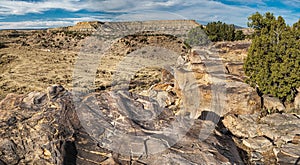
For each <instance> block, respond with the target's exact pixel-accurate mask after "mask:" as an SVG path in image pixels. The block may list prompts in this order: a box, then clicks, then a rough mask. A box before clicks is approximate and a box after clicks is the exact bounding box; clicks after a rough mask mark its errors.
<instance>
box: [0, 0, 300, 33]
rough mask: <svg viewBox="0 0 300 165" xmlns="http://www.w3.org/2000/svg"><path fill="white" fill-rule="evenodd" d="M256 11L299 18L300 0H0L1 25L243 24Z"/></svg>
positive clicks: (294, 18)
mask: <svg viewBox="0 0 300 165" xmlns="http://www.w3.org/2000/svg"><path fill="white" fill-rule="evenodd" d="M256 11H258V12H260V13H265V12H266V11H270V12H272V13H274V14H275V15H276V16H278V15H281V16H283V17H284V18H285V20H286V22H287V23H288V24H293V23H295V22H296V21H298V20H299V19H300V0H286V1H284V0H277V1H272V0H246V1H244V0H151V1H150V0H0V29H20V28H21V29H23V28H48V27H60V26H69V25H74V24H75V23H76V22H80V21H93V20H99V21H131V20H139V21H142V20H157V19H193V20H196V21H197V22H199V23H202V24H206V23H207V22H211V21H222V22H226V23H232V24H236V25H238V26H243V27H246V25H247V17H248V16H249V15H251V14H253V13H255V12H256Z"/></svg>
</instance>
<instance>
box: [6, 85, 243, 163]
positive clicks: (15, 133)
mask: <svg viewBox="0 0 300 165" xmlns="http://www.w3.org/2000/svg"><path fill="white" fill-rule="evenodd" d="M45 95H47V96H48V97H44V96H45ZM78 99H80V98H78ZM34 100H39V101H34ZM74 103H75V102H73V99H72V94H70V93H69V92H68V91H67V90H65V89H64V88H63V87H62V86H53V87H50V88H48V90H47V93H46V94H43V93H30V94H28V95H8V97H7V98H6V99H5V101H2V102H1V105H0V107H1V108H0V135H1V136H0V137H1V140H0V144H1V145H0V162H3V163H4V164H86V165H89V164H158V163H160V164H161V163H162V164H168V163H169V164H174V163H175V164H176V163H178V164H243V161H242V159H241V158H240V156H239V154H238V149H237V148H236V147H235V146H234V145H233V144H234V142H233V141H232V140H231V138H230V137H229V136H227V135H223V134H221V133H220V132H218V131H217V130H215V123H213V122H212V121H204V120H200V119H196V120H195V121H194V123H193V125H190V126H191V128H190V129H187V132H186V133H185V137H184V138H181V139H178V141H177V142H175V143H173V140H172V139H173V137H174V136H171V135H175V134H177V133H176V131H175V132H174V131H173V132H172V131H171V130H172V129H171V128H172V127H175V125H173V126H172V121H173V120H174V119H175V118H177V116H176V115H175V114H174V113H172V112H171V111H169V110H168V109H166V108H164V109H162V110H163V111H160V110H159V108H158V107H157V106H159V104H158V103H157V102H156V101H155V100H150V99H149V98H148V97H146V96H140V95H136V94H131V93H128V92H121V91H119V92H113V91H112V92H100V93H92V94H89V95H87V96H86V97H85V98H84V99H82V100H81V101H80V102H77V103H75V104H74ZM24 105H26V106H24ZM149 105H150V106H149ZM123 106H127V108H126V109H123V110H122V111H121V109H122V107H123ZM32 107H34V108H32ZM76 107H77V108H76ZM120 108H121V109H120ZM33 109H34V110H33ZM75 110H76V111H75ZM97 114H98V115H100V114H101V115H100V116H98V115H97ZM95 115H96V116H95ZM153 117H154V118H153ZM183 118H186V117H183ZM83 119H89V120H83ZM145 119H146V120H145ZM150 119H151V120H150ZM152 119H153V120H152ZM186 119H188V118H186ZM188 123H189V122H187V123H186V124H188ZM90 124H92V125H90ZM182 124H183V125H181V126H180V127H181V128H184V127H186V126H188V125H186V124H184V123H182ZM170 126H171V127H170ZM166 127H169V128H170V129H166V130H165V131H162V130H161V129H162V128H166ZM111 131H113V132H115V133H118V132H119V131H121V132H123V133H124V134H123V135H124V136H123V137H122V138H124V140H123V141H122V143H116V142H118V139H116V138H117V137H116V136H113V134H111ZM168 131H170V132H168ZM161 133H167V134H169V135H170V136H169V137H167V136H163V134H161ZM127 135H131V136H133V137H136V138H138V137H140V136H144V135H146V136H145V137H148V138H146V139H143V138H141V141H140V142H139V141H136V140H134V139H132V138H127V139H126V136H127ZM114 143H116V144H115V145H112V144H114ZM171 144H172V145H171ZM113 146H114V147H115V148H114V147H113ZM126 146H127V148H126ZM129 146H131V147H133V148H131V149H134V152H132V155H131V154H128V153H131V152H130V151H129V150H128V147H129ZM134 146H135V147H134ZM108 148H109V149H110V150H108ZM159 148H163V150H162V151H161V152H158V153H157V150H158V149H159ZM132 151H133V150H132ZM122 153H125V154H122ZM126 153H127V154H126Z"/></svg>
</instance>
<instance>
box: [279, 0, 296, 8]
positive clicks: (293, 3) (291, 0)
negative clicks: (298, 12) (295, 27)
mask: <svg viewBox="0 0 300 165" xmlns="http://www.w3.org/2000/svg"><path fill="white" fill-rule="evenodd" d="M282 3H284V4H285V5H287V6H292V7H295V8H300V0H287V1H283V2H282Z"/></svg>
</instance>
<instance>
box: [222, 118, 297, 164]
mask: <svg viewBox="0 0 300 165" xmlns="http://www.w3.org/2000/svg"><path fill="white" fill-rule="evenodd" d="M223 123H224V125H225V127H226V128H228V130H229V131H230V132H231V133H232V134H233V135H234V136H235V141H236V143H237V144H238V146H239V147H241V148H243V149H244V150H245V151H247V154H248V157H249V163H251V164H261V163H263V164H297V163H299V158H300V143H299V135H300V118H299V117H298V116H296V115H293V114H284V113H283V114H279V113H275V114H271V115H268V116H265V117H262V118H260V117H259V115H257V114H252V115H249V114H248V115H239V116H235V115H229V116H226V117H225V118H224V120H223Z"/></svg>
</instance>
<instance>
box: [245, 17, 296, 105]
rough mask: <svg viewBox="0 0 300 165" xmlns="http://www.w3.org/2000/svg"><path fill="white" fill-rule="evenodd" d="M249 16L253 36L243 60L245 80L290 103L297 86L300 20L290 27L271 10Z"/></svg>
mask: <svg viewBox="0 0 300 165" xmlns="http://www.w3.org/2000/svg"><path fill="white" fill-rule="evenodd" d="M248 19H249V23H248V26H249V27H251V28H254V29H255V36H254V38H253V40H252V44H251V46H250V48H249V51H248V57H247V58H246V60H245V63H244V70H245V73H246V75H247V76H248V79H247V82H248V83H249V84H251V85H252V86H256V87H257V88H258V89H259V90H260V91H261V92H262V93H263V94H268V95H272V96H275V97H278V98H280V99H281V101H283V102H285V101H288V102H291V101H292V100H293V99H294V97H295V95H296V93H297V91H296V88H297V87H299V86H300V39H299V37H300V20H299V21H298V22H297V23H295V24H294V25H293V26H292V27H289V26H288V25H287V24H286V23H285V20H284V19H283V18H282V17H281V16H279V17H278V18H276V17H275V16H274V15H273V14H271V13H266V14H264V15H261V14H260V13H255V14H253V15H251V16H250V17H249V18H248Z"/></svg>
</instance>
